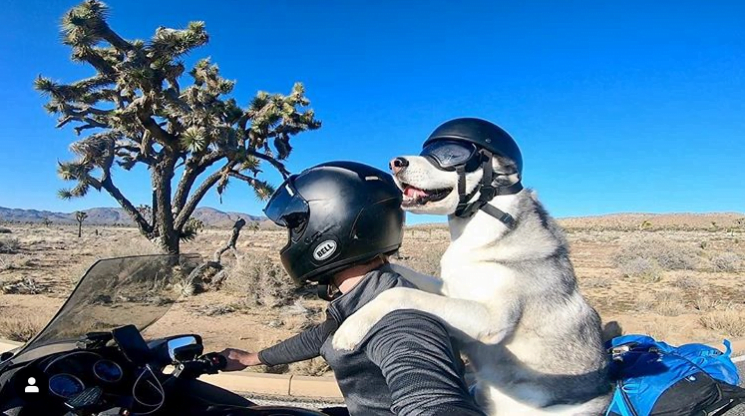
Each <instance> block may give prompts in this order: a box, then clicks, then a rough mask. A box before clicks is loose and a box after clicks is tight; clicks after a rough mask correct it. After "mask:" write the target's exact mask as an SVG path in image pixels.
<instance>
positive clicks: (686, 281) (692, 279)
mask: <svg viewBox="0 0 745 416" xmlns="http://www.w3.org/2000/svg"><path fill="white" fill-rule="evenodd" d="M703 285H704V282H703V281H702V280H701V279H699V278H698V277H696V276H691V275H687V274H686V275H683V276H678V278H677V279H675V280H674V281H673V282H672V286H673V287H677V288H679V289H698V288H700V287H701V286H703Z"/></svg>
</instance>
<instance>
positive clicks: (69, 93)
mask: <svg viewBox="0 0 745 416" xmlns="http://www.w3.org/2000/svg"><path fill="white" fill-rule="evenodd" d="M107 12H108V8H107V7H106V5H104V4H103V3H102V2H100V1H97V0H88V1H85V2H83V3H81V4H79V5H78V6H76V7H74V8H72V9H71V10H70V11H68V12H67V13H66V14H65V15H64V16H63V18H62V42H63V43H64V44H66V45H68V46H70V47H71V48H72V60H73V61H74V62H78V63H84V64H88V65H91V66H92V67H93V69H94V70H95V71H96V73H95V75H93V76H92V77H89V78H85V79H81V80H79V81H76V82H73V83H70V84H62V83H57V82H55V81H52V80H51V79H49V78H45V77H42V76H39V77H38V78H37V79H36V81H35V88H36V89H37V90H38V91H40V92H41V93H42V94H44V95H46V96H48V97H49V102H48V103H47V104H46V105H45V108H46V109H47V111H49V112H50V113H52V114H57V115H59V122H58V123H57V127H58V128H61V127H64V126H66V125H68V124H72V125H75V127H74V130H75V133H76V134H78V135H81V134H82V133H84V132H86V133H87V132H93V133H92V134H90V135H88V136H87V137H84V138H82V139H79V140H77V141H75V142H74V143H73V144H72V145H71V150H72V151H73V152H74V153H75V155H76V159H75V160H72V161H68V162H61V163H59V168H58V172H59V174H60V176H61V177H62V179H64V180H69V181H75V182H76V184H75V186H74V187H72V188H70V189H63V190H61V191H60V192H59V196H60V197H61V198H64V199H68V198H76V197H83V196H85V195H86V194H87V193H88V192H89V191H90V189H91V188H93V189H95V190H97V191H101V190H103V191H106V192H107V193H109V194H110V195H111V196H112V197H113V198H114V199H115V200H116V201H117V202H118V203H119V205H121V207H122V208H123V209H124V210H125V211H126V212H127V214H128V215H129V216H130V217H131V218H132V219H133V220H134V222H135V224H136V225H137V227H138V228H139V229H140V231H141V233H142V234H143V235H145V236H146V237H147V238H149V239H150V240H153V241H156V242H157V243H158V244H159V246H160V247H161V248H162V250H163V251H164V252H169V253H178V251H179V240H180V238H182V237H183V236H184V230H185V228H186V225H187V223H188V221H189V218H190V217H191V215H192V213H193V212H194V210H195V209H196V207H197V205H198V204H199V202H200V201H201V200H202V198H203V197H204V195H205V194H206V193H207V192H208V191H209V190H210V189H212V188H213V187H216V188H217V192H218V194H219V195H220V196H222V193H223V191H224V190H225V189H226V187H227V186H228V182H229V181H230V180H237V181H242V182H245V183H247V184H248V186H249V187H251V188H252V189H253V190H255V192H256V195H257V196H258V197H259V198H262V199H263V198H266V197H267V196H269V195H270V194H271V192H272V187H271V186H270V185H269V184H268V183H267V182H265V181H264V180H261V179H259V178H258V175H259V173H260V172H261V169H262V164H264V163H266V164H268V165H269V166H271V167H273V168H275V169H277V170H278V171H279V172H281V173H282V175H283V176H287V175H288V174H289V172H288V171H287V169H286V168H285V165H284V163H283V161H284V160H285V159H286V158H287V157H288V156H289V155H290V152H291V150H292V147H291V146H290V138H291V137H292V136H294V135H296V134H298V133H300V132H303V131H306V130H313V129H317V128H319V127H320V125H321V123H320V122H319V121H318V120H316V119H315V116H314V113H313V110H311V109H307V107H308V105H309V104H310V102H309V101H308V99H307V98H306V97H305V93H304V89H303V86H302V84H300V83H296V84H295V85H294V87H293V88H292V91H291V92H290V94H289V95H281V94H268V93H266V92H259V93H257V95H256V96H255V97H254V98H253V99H252V101H251V102H250V104H249V105H248V106H247V107H246V108H241V107H239V105H238V103H237V101H236V100H235V99H234V98H227V97H226V96H227V95H228V94H230V93H231V91H232V89H233V86H234V81H230V80H227V79H224V78H222V77H221V76H220V74H219V71H218V68H217V65H215V64H212V63H211V62H210V61H209V59H202V60H200V61H198V62H197V63H196V64H195V65H194V67H193V68H192V69H191V70H190V71H188V75H189V77H190V78H191V79H190V82H191V85H188V86H186V85H185V84H186V81H187V79H186V76H185V75H184V73H185V71H186V68H185V67H184V63H183V62H182V61H181V60H180V58H181V57H182V56H184V55H185V54H187V53H189V52H191V51H192V50H194V49H195V48H197V47H199V46H201V45H204V44H205V43H207V40H208V36H207V32H206V31H205V26H204V23H203V22H191V23H189V25H188V26H187V28H186V29H183V30H175V29H166V28H163V27H160V28H158V29H157V30H156V31H155V34H154V35H153V37H152V38H151V39H150V40H148V41H142V40H126V39H124V38H123V37H121V36H120V35H119V34H117V33H116V32H115V31H114V30H112V29H111V28H110V27H109V25H108V24H107V21H106V18H107ZM138 164H142V165H145V166H146V167H147V168H148V170H149V172H150V179H151V180H150V182H151V183H150V187H151V189H152V202H151V206H150V210H149V212H148V213H147V214H149V215H143V213H142V212H141V211H140V210H138V209H137V207H136V205H134V204H133V203H132V202H131V200H130V199H129V198H127V197H126V196H125V195H124V194H123V193H122V192H121V191H120V189H119V187H118V186H117V185H116V183H115V182H114V177H113V170H114V169H115V167H119V168H121V169H123V170H125V171H129V170H130V169H132V168H133V167H135V166H136V165H138ZM177 173H178V174H179V175H178V177H176V174H177ZM200 178H203V179H201V182H200V183H198V179H200Z"/></svg>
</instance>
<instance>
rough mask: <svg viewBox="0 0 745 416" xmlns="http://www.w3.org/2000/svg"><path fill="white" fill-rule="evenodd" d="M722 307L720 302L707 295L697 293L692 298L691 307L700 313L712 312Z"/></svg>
mask: <svg viewBox="0 0 745 416" xmlns="http://www.w3.org/2000/svg"><path fill="white" fill-rule="evenodd" d="M721 305H722V300H721V299H717V298H715V297H713V296H711V295H709V294H708V293H699V294H697V295H696V296H695V297H694V298H693V307H694V308H696V310H698V311H700V312H709V311H713V310H715V309H717V308H719V306H721Z"/></svg>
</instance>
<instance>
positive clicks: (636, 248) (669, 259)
mask: <svg viewBox="0 0 745 416" xmlns="http://www.w3.org/2000/svg"><path fill="white" fill-rule="evenodd" d="M637 258H641V259H645V260H648V261H650V262H654V263H656V264H657V265H658V266H659V267H660V268H661V269H662V270H692V269H694V268H695V267H696V266H697V264H698V260H699V252H698V251H697V250H696V249H695V248H693V247H689V246H688V245H684V244H680V243H676V242H674V241H670V240H667V239H664V238H660V237H656V236H655V237H652V236H647V237H644V238H639V239H637V240H634V241H632V242H630V243H627V244H625V245H623V246H622V247H621V248H620V250H618V252H616V255H615V256H614V262H615V264H616V266H617V267H621V266H622V265H624V264H627V263H629V262H631V261H633V260H634V259H637Z"/></svg>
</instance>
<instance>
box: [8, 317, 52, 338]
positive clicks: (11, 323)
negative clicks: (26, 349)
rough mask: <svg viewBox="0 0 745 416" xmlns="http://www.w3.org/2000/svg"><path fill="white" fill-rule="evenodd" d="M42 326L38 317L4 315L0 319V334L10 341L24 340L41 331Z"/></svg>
mask: <svg viewBox="0 0 745 416" xmlns="http://www.w3.org/2000/svg"><path fill="white" fill-rule="evenodd" d="M43 326H44V324H43V323H42V322H41V321H40V320H39V319H31V318H10V317H6V318H5V319H4V320H2V321H0V336H2V337H3V338H6V339H9V340H11V341H17V342H26V341H28V340H30V339H31V338H33V337H34V335H36V334H37V333H38V332H39V331H41V329H42V328H43Z"/></svg>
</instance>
